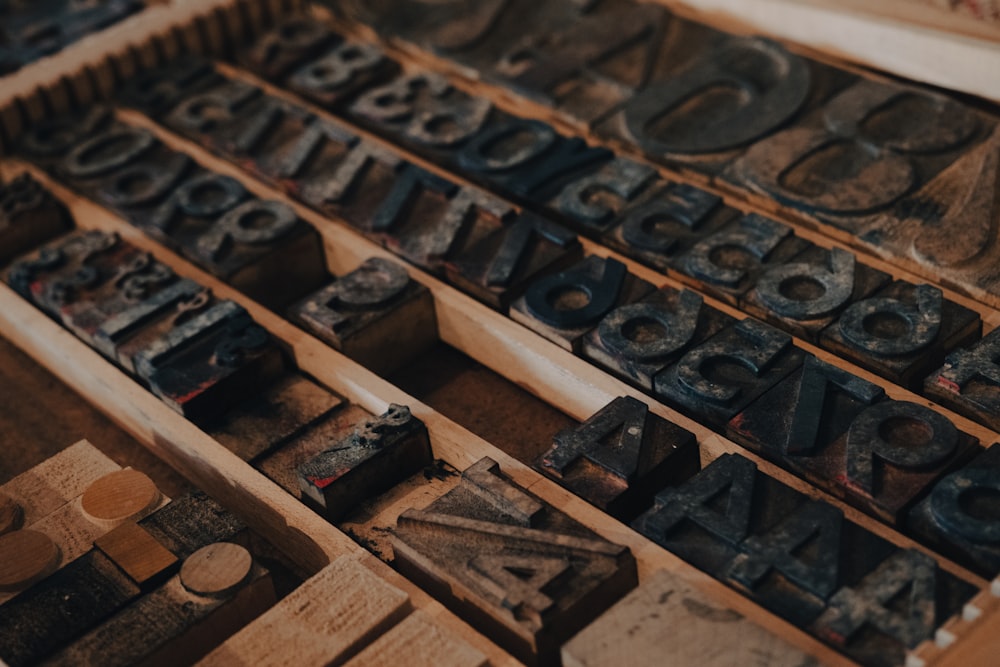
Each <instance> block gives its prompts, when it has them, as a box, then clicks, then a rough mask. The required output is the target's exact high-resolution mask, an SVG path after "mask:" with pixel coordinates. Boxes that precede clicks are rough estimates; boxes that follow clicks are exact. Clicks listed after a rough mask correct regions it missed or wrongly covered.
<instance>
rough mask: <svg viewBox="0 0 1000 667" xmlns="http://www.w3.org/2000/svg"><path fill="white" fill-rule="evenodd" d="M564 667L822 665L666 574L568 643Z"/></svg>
mask: <svg viewBox="0 0 1000 667" xmlns="http://www.w3.org/2000/svg"><path fill="white" fill-rule="evenodd" d="M562 658H563V665H564V667H619V666H620V665H622V664H628V665H630V667H658V666H659V665H700V666H702V667H729V665H736V664H744V665H751V664H753V665H761V666H763V665H767V666H769V667H806V666H808V665H816V664H817V663H816V661H815V660H814V659H813V658H811V657H810V656H808V655H806V654H805V653H803V652H801V651H799V650H798V649H796V648H794V647H792V646H790V645H789V644H787V643H786V642H785V641H784V640H782V639H780V638H779V637H777V636H776V635H773V634H771V633H769V632H766V631H765V630H763V629H762V628H760V627H759V626H757V625H755V624H754V623H752V622H751V621H749V620H748V619H747V618H745V617H744V616H741V615H740V614H737V613H736V612H734V611H731V610H729V609H725V608H723V607H719V606H718V605H716V604H715V603H714V602H713V601H712V600H710V599H709V598H707V597H705V596H704V595H702V594H701V593H700V592H698V591H697V590H695V589H694V588H692V587H691V586H690V585H689V584H687V583H685V582H684V581H683V580H681V579H680V578H678V577H676V576H674V575H673V574H671V573H669V572H666V571H660V572H657V573H656V574H654V575H653V576H652V577H649V578H648V579H646V581H645V582H644V583H643V584H642V585H640V586H639V588H637V589H635V590H634V591H632V592H631V593H630V594H629V595H628V596H626V597H625V598H624V599H623V600H621V601H620V602H619V603H618V604H616V605H615V606H614V607H612V608H611V609H609V610H608V611H606V612H605V613H604V614H603V615H602V616H601V617H600V618H598V619H597V620H596V621H594V622H593V623H591V624H590V625H589V626H587V627H586V628H584V630H583V631H582V632H580V633H579V634H577V635H576V636H575V637H574V638H573V639H571V640H570V641H569V642H567V643H566V644H564V645H563V648H562Z"/></svg>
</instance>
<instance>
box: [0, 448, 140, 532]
mask: <svg viewBox="0 0 1000 667" xmlns="http://www.w3.org/2000/svg"><path fill="white" fill-rule="evenodd" d="M119 469H120V466H119V465H118V464H117V463H115V462H114V461H112V460H111V459H110V458H108V457H107V456H105V455H104V454H102V453H101V452H100V451H99V450H98V449H97V448H96V447H94V446H93V445H91V444H90V443H89V442H87V441H86V440H81V441H80V442H78V443H76V444H74V445H71V446H70V447H67V448H66V449H65V450H63V451H62V452H60V453H58V454H56V455H55V456H53V457H51V458H49V459H46V460H45V461H43V462H42V463H40V464H38V465H37V466H35V467H34V468H32V469H31V470H29V471H27V472H24V473H22V474H20V475H18V476H17V477H15V478H14V479H12V480H10V481H9V482H7V483H6V484H4V485H3V486H2V487H0V491H2V492H3V493H4V494H5V495H7V496H9V497H10V498H12V499H13V500H14V501H15V502H17V503H18V504H19V505H20V506H21V508H22V510H23V511H24V526H26V527H27V526H31V525H32V524H33V523H35V522H36V521H38V520H39V519H42V518H43V517H45V516H47V515H49V514H51V513H52V512H54V511H56V510H57V509H59V508H60V507H62V506H63V505H65V504H66V503H68V502H69V501H71V500H72V499H73V498H76V497H77V496H79V495H80V494H82V493H83V492H84V491H86V490H87V487H89V486H90V485H91V484H92V483H94V482H95V481H97V480H98V479H99V478H101V477H102V476H104V475H106V474H109V473H112V472H115V471H117V470H119Z"/></svg>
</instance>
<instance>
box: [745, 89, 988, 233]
mask: <svg viewBox="0 0 1000 667" xmlns="http://www.w3.org/2000/svg"><path fill="white" fill-rule="evenodd" d="M994 125H995V123H994V122H993V121H991V120H988V119H987V118H986V117H985V116H983V115H980V114H979V113H977V112H976V111H974V110H973V109H972V108H971V107H967V106H965V105H963V104H961V103H959V102H956V101H954V100H950V99H948V98H946V97H944V96H943V95H939V94H934V93H930V92H928V91H923V90H917V89H914V88H912V87H909V86H902V85H898V84H890V83H883V82H876V81H866V80H862V81H858V82H857V83H855V84H853V85H852V86H850V87H849V88H847V89H845V90H843V91H842V92H840V93H838V94H837V95H836V96H835V97H833V98H832V99H830V101H829V102H827V103H826V104H825V105H824V107H823V108H822V109H818V110H817V111H815V112H814V113H812V114H811V115H810V117H809V118H808V119H806V120H804V121H803V122H802V123H801V124H800V125H799V126H797V127H794V128H793V129H790V130H787V131H784V132H781V133H779V134H776V135H774V136H772V137H770V138H768V139H767V140H765V141H759V142H758V143H756V144H755V145H754V146H752V147H751V148H750V149H749V150H748V151H747V152H746V154H745V155H744V156H743V157H742V158H741V159H740V160H739V161H738V162H737V163H735V164H733V165H732V168H731V169H730V172H729V173H728V174H727V180H731V181H734V182H737V183H739V184H740V185H742V186H744V187H750V188H751V189H753V190H756V191H758V192H761V193H764V194H766V195H768V196H770V197H772V198H774V199H777V200H778V201H779V202H781V203H783V204H785V205H788V206H792V207H795V208H798V209H801V210H802V211H804V212H805V213H807V214H809V215H811V216H812V217H814V218H817V219H819V220H822V221H824V222H827V223H830V224H833V225H836V226H838V227H840V228H842V229H845V230H847V231H849V232H855V233H856V232H858V231H860V230H861V229H863V228H864V227H865V226H866V224H867V222H868V219H869V216H871V215H872V214H874V213H878V212H881V211H886V210H888V209H889V207H891V206H892V205H893V204H894V203H895V202H896V201H898V200H899V199H900V198H902V197H903V196H905V195H907V194H909V193H910V192H913V191H914V190H917V189H919V188H920V187H921V186H922V185H924V184H925V183H927V182H928V181H929V180H930V179H931V178H932V177H933V176H934V175H935V174H937V173H939V172H940V171H941V170H942V169H944V168H946V167H947V166H948V165H950V164H951V163H952V162H954V161H955V160H956V159H957V158H958V157H959V156H961V155H962V154H963V153H965V152H966V151H968V150H969V149H970V148H972V147H973V146H975V145H977V144H979V143H980V142H981V141H983V139H984V138H985V136H986V135H987V134H988V133H989V132H990V131H991V130H992V129H993V126H994Z"/></svg>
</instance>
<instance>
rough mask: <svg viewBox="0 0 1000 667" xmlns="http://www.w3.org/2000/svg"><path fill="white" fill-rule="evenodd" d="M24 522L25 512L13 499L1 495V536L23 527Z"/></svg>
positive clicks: (3, 494)
mask: <svg viewBox="0 0 1000 667" xmlns="http://www.w3.org/2000/svg"><path fill="white" fill-rule="evenodd" d="M22 521H24V510H23V509H22V508H21V506H20V505H18V504H17V501H15V500H14V499H13V498H11V497H10V496H8V495H7V494H5V493H0V535H6V534H7V533H9V532H10V531H12V530H17V529H18V528H20V527H21V522H22Z"/></svg>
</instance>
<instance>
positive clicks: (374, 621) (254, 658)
mask: <svg viewBox="0 0 1000 667" xmlns="http://www.w3.org/2000/svg"><path fill="white" fill-rule="evenodd" d="M409 611H410V600H409V597H408V596H407V595H406V593H404V592H403V591H401V590H399V589H398V588H395V587H394V586H391V585H389V584H387V583H386V582H384V581H382V580H381V579H379V578H378V577H376V576H375V575H374V574H373V573H372V572H371V571H369V570H368V569H367V568H365V567H364V566H362V565H360V564H359V563H358V562H357V561H356V560H354V559H353V558H350V557H342V558H338V559H337V560H335V561H334V562H333V563H331V564H330V565H328V566H327V567H326V568H324V569H323V570H321V571H320V572H319V573H318V574H316V575H315V576H313V577H312V578H310V579H308V580H306V581H305V582H304V583H303V584H302V585H301V586H299V587H298V588H297V589H295V590H294V591H293V592H292V593H291V594H289V595H288V596H287V597H286V598H285V599H283V600H281V602H279V603H278V604H276V605H275V606H274V607H272V608H271V609H270V610H269V611H268V612H266V613H265V614H264V615H262V616H261V617H260V618H258V619H257V620H256V621H254V622H253V623H251V624H250V625H248V626H246V627H245V628H243V629H242V630H241V631H240V632H238V633H237V634H236V635H234V636H233V637H231V638H230V639H229V640H228V641H227V642H225V643H224V644H223V645H222V646H220V647H219V648H217V649H216V650H215V651H213V652H212V653H210V654H209V655H208V656H206V657H205V659H204V660H202V661H201V662H200V663H199V665H201V666H202V667H209V666H211V667H231V666H234V665H254V666H255V667H285V666H286V665H295V666H296V667H319V666H321V665H336V664H342V663H343V661H344V660H346V659H348V658H350V657H351V656H352V655H354V654H355V653H357V652H358V651H359V650H360V649H361V648H363V647H364V646H366V645H367V644H369V643H370V642H371V641H372V640H373V639H375V638H376V637H378V636H379V635H381V634H383V633H385V632H386V631H387V630H389V628H391V627H392V626H394V625H396V624H397V623H398V622H399V621H400V620H402V619H403V618H404V617H405V616H406V614H407V613H408V612H409Z"/></svg>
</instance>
